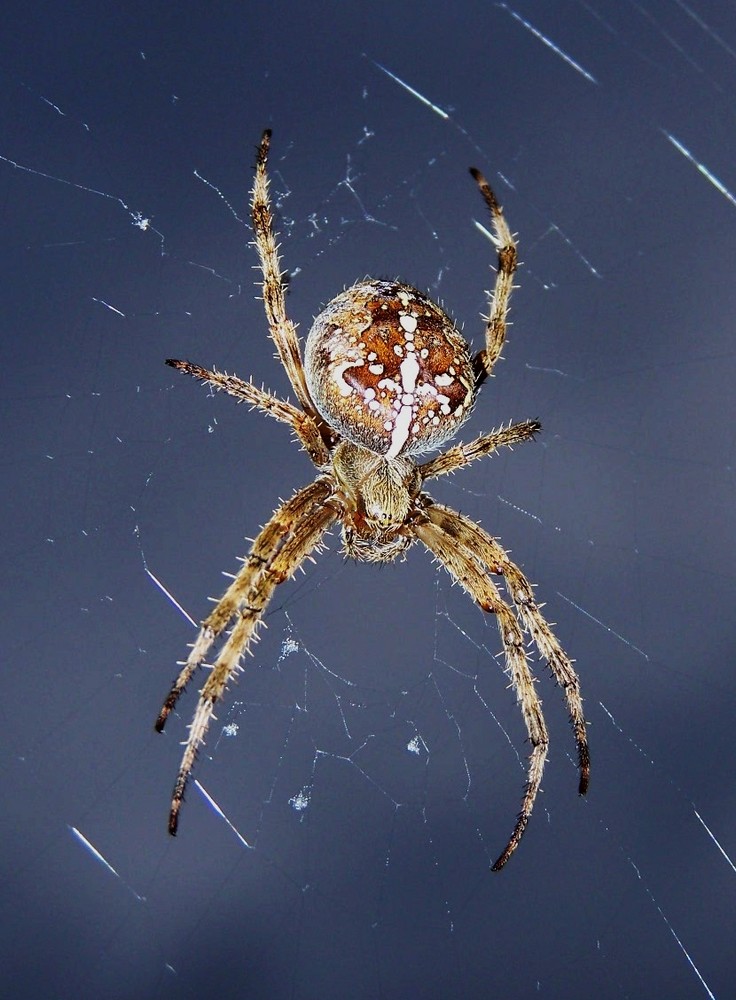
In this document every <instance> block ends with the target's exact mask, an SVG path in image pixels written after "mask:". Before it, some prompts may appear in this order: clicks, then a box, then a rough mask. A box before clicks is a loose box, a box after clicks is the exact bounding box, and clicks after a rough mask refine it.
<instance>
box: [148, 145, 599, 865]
mask: <svg viewBox="0 0 736 1000" xmlns="http://www.w3.org/2000/svg"><path fill="white" fill-rule="evenodd" d="M270 144H271V131H270V130H266V131H265V132H264V133H263V136H262V138H261V142H260V145H259V147H258V153H257V159H256V168H255V177H254V181H253V186H252V191H251V200H250V209H251V219H252V224H253V232H254V236H255V247H256V250H257V252H258V256H259V260H260V269H261V272H262V277H263V303H264V307H265V311H266V318H267V320H268V327H269V332H270V335H271V338H272V340H273V341H274V343H275V345H276V349H277V352H278V356H279V358H280V360H281V363H282V365H283V366H284V368H285V370H286V374H287V376H288V378H289V381H290V383H291V386H292V388H293V390H294V393H295V395H296V399H297V402H298V404H299V405H298V406H294V405H293V404H292V403H289V402H287V401H286V400H283V399H279V398H278V397H276V396H274V395H273V394H272V393H270V392H267V391H266V390H264V389H262V388H261V389H259V388H258V387H257V386H256V385H254V384H253V382H252V381H247V382H246V381H243V380H242V379H240V378H237V377H236V376H235V375H228V374H227V373H226V372H220V371H217V370H216V369H212V370H207V369H205V368H201V367H200V366H199V365H195V364H192V363H190V362H189V361H175V360H171V359H170V360H168V361H167V362H166V364H167V365H171V367H173V368H176V369H178V370H179V371H181V372H184V373H186V374H188V375H192V376H194V378H196V379H199V380H200V381H201V382H203V383H205V384H207V385H210V386H212V387H214V388H215V389H219V390H222V391H224V392H227V393H229V394H230V395H232V396H235V398H236V399H238V400H240V401H243V402H245V403H248V404H250V406H251V407H256V408H257V409H259V410H262V411H263V412H264V413H268V414H270V416H272V417H274V418H275V419H276V420H280V421H282V422H284V423H286V424H288V425H289V426H290V427H291V429H292V431H293V432H294V434H295V435H296V437H297V439H298V441H299V443H300V444H301V446H302V447H303V448H304V449H305V451H306V452H307V454H308V455H309V457H310V458H311V460H312V462H313V463H314V465H315V466H316V469H317V476H316V478H315V480H314V481H313V482H312V483H310V485H308V486H304V487H302V489H299V490H297V492H296V493H295V494H294V495H293V496H292V497H291V499H289V500H287V501H286V502H285V503H282V504H281V506H280V507H279V508H278V509H277V510H276V511H275V513H274V514H273V516H272V517H271V520H270V521H269V522H268V523H267V524H266V525H265V527H264V528H263V529H262V530H261V531H260V533H259V534H258V536H257V538H256V539H255V541H254V542H253V545H252V547H251V550H250V553H249V554H248V556H247V557H246V558H245V559H244V560H243V565H242V568H241V569H240V571H239V572H238V574H237V575H236V576H235V577H234V578H233V582H232V583H231V584H230V586H229V587H228V588H227V590H226V591H225V593H224V595H223V596H222V598H221V600H220V601H219V602H218V603H217V605H216V606H215V608H214V610H213V611H212V613H211V614H210V615H209V616H208V617H207V618H206V619H205V620H204V622H203V623H202V626H201V629H200V631H199V635H198V636H197V639H196V640H195V642H194V643H193V645H192V646H191V651H190V653H189V656H188V657H187V660H186V662H180V663H179V666H180V667H181V671H180V673H179V675H178V676H177V678H176V680H175V681H174V684H173V687H172V688H171V691H170V692H169V695H168V697H167V698H166V701H165V702H164V704H163V707H162V709H161V713H160V714H159V717H158V719H157V721H156V729H157V730H158V731H159V732H161V731H162V730H163V728H164V725H165V724H166V720H167V718H168V716H169V715H170V713H171V711H172V710H173V708H174V706H175V705H176V703H177V701H178V700H179V697H180V695H181V694H182V692H183V691H184V688H185V687H186V685H187V684H188V683H189V681H190V680H191V678H192V676H193V675H194V673H195V672H196V671H197V669H198V668H199V667H200V666H202V665H203V663H204V660H205V657H206V656H207V654H208V653H209V651H210V649H211V647H212V646H213V644H214V643H215V642H216V640H218V639H219V638H220V637H222V636H223V634H225V635H226V638H225V639H224V641H223V643H222V646H221V648H220V650H219V653H217V655H216V658H215V662H214V664H213V665H212V666H211V668H210V672H209V675H208V677H207V680H206V681H205V683H204V686H203V687H202V689H201V690H200V692H199V700H198V702H197V707H196V710H195V712H194V717H193V719H192V722H191V725H190V726H189V736H188V738H187V740H186V741H185V743H184V752H183V756H182V759H181V764H180V767H179V772H178V775H177V779H176V784H175V785H174V791H173V797H172V801H171V809H170V813H169V833H171V834H172V835H175V834H176V831H177V826H178V822H179V812H180V809H181V805H182V801H183V799H184V792H185V789H186V787H187V782H188V780H189V777H190V774H191V772H192V768H193V766H194V763H195V760H196V757H197V753H198V751H199V748H200V747H201V746H202V744H203V743H204V740H205V736H206V734H207V730H208V727H209V725H210V722H211V720H212V719H213V718H214V710H215V705H216V704H217V702H218V701H219V700H220V699H221V698H222V696H223V694H224V692H225V689H226V688H227V685H228V684H229V682H230V681H231V680H232V679H233V678H234V677H235V675H236V674H237V673H238V672H239V671H240V670H242V669H243V668H242V665H241V660H242V658H243V656H244V654H245V653H246V652H247V651H248V650H249V648H250V646H251V644H252V643H253V641H254V639H255V638H256V631H257V628H258V626H259V625H260V623H261V622H262V619H263V615H264V613H265V611H266V608H267V606H268V602H269V601H270V600H271V597H272V596H273V593H274V591H275V589H276V587H277V586H278V585H279V584H280V583H283V582H284V581H285V580H288V579H290V578H291V577H292V576H294V574H295V572H296V571H297V569H298V568H299V567H300V566H301V565H302V563H304V561H305V560H306V559H307V558H308V557H309V556H310V554H311V553H314V552H315V551H318V550H319V549H320V548H321V547H322V545H323V539H324V536H325V533H326V532H327V531H329V530H330V528H332V527H333V525H335V524H336V523H338V524H339V525H340V527H341V529H342V542H343V551H344V553H345V555H347V556H350V557H352V558H353V559H356V560H358V561H362V562H377V563H383V562H391V561H393V560H394V559H396V558H397V556H401V555H403V553H404V552H405V551H406V549H407V548H408V547H409V546H410V545H412V544H413V542H415V541H416V540H417V539H419V541H420V542H422V544H423V545H424V546H425V547H426V548H427V549H429V551H430V553H432V555H433V556H434V557H435V559H436V561H437V562H438V563H440V564H441V565H442V566H444V568H445V569H446V570H447V571H448V573H449V574H450V576H451V577H452V579H453V580H454V581H456V582H457V583H459V584H460V585H461V586H462V587H463V588H464V589H465V590H466V591H467V593H468V594H469V595H470V597H471V598H472V599H473V600H474V601H475V602H476V604H478V605H479V606H480V607H481V608H482V609H483V611H486V612H489V613H491V614H494V615H495V616H496V619H497V621H498V627H499V630H500V633H501V640H502V643H503V651H504V655H505V669H506V672H507V673H508V675H509V677H510V680H511V686H512V687H513V689H514V691H515V693H516V697H517V700H518V702H519V704H520V706H521V712H522V715H523V717H524V722H525V724H526V730H527V735H528V740H529V743H530V745H531V754H530V757H529V762H528V772H527V781H526V786H525V789H524V794H523V798H522V803H521V809H520V812H519V815H518V817H517V819H516V823H515V825H514V828H513V831H512V833H511V836H510V837H509V840H508V842H507V844H506V846H505V847H504V849H503V851H502V852H501V854H500V855H499V857H498V858H497V860H496V861H495V862H494V864H493V866H492V868H493V870H494V871H498V870H500V869H501V868H503V866H504V865H505V864H506V862H507V861H508V860H509V858H510V857H511V855H512V854H513V853H514V851H515V850H516V848H517V846H518V844H519V841H520V840H521V837H522V835H523V833H524V831H525V829H526V827H527V824H528V822H529V817H530V815H531V812H532V808H533V806H534V801H535V799H536V797H537V792H538V791H539V787H540V784H541V781H542V772H543V770H544V764H545V761H546V758H547V747H548V744H549V737H548V734H547V727H546V724H545V720H544V716H543V714H542V705H541V702H540V699H539V696H538V695H537V692H536V687H535V679H534V677H533V675H532V672H531V669H530V666H529V659H528V656H527V651H526V641H525V633H527V634H528V635H529V636H530V637H531V639H532V640H533V641H534V643H536V646H537V648H538V650H539V652H540V653H541V654H542V656H543V657H544V658H545V659H546V661H547V663H548V665H549V668H550V670H551V672H552V675H553V676H554V679H555V681H556V682H557V684H559V685H560V687H561V688H562V691H563V695H564V698H565V703H566V705H567V710H568V712H569V715H570V722H571V724H572V728H573V733H574V736H575V742H576V745H577V757H578V767H579V772H580V783H579V793H580V794H581V795H584V794H585V792H586V790H587V787H588V776H589V772H590V757H589V753H588V741H587V736H586V723H585V718H584V716H583V704H582V699H581V696H580V681H579V678H578V676H577V674H576V672H575V670H574V669H573V665H572V661H571V660H570V659H569V657H568V656H567V654H566V653H565V652H564V651H563V649H562V647H561V646H560V643H559V642H558V640H557V639H556V637H555V636H554V634H553V633H552V630H551V629H550V626H549V625H548V623H547V622H546V621H545V619H544V618H543V617H542V614H541V612H540V610H539V605H538V604H537V602H536V601H535V599H534V591H533V588H532V585H531V584H530V583H529V581H528V580H527V579H526V577H525V576H524V574H523V573H522V571H521V570H520V569H519V567H518V566H517V565H515V564H514V563H513V562H512V561H511V560H510V559H509V557H508V555H507V554H506V552H505V551H504V549H503V548H502V547H501V545H500V544H499V543H498V541H496V539H494V538H492V537H491V536H490V535H489V534H487V533H486V532H485V531H484V530H483V529H482V528H481V527H479V525H477V524H476V523H475V522H473V521H472V520H470V519H469V518H467V517H465V516H464V515H463V514H460V513H458V512H457V511H454V510H452V509H451V508H449V507H445V506H444V505H443V504H440V503H436V502H435V501H434V500H433V499H432V498H431V496H429V495H428V494H427V493H424V492H423V491H422V487H423V484H424V483H425V481H426V480H428V479H435V478H437V477H438V476H446V475H448V474H449V473H451V472H455V471H456V470H457V469H461V468H462V467H463V466H465V465H468V463H470V462H473V461H474V460H475V459H478V458H482V457H483V456H485V455H490V454H492V453H493V452H495V451H496V450H497V449H498V448H500V447H502V446H509V445H513V444H515V443H516V442H520V441H527V440H529V439H530V438H533V437H534V435H535V434H536V433H537V431H539V430H540V429H541V425H540V424H539V423H538V422H537V421H536V420H525V421H522V422H521V423H517V424H511V423H510V424H509V426H508V427H502V428H501V429H500V430H495V431H491V432H490V433H488V434H482V435H481V436H480V437H478V438H476V439H475V440H473V441H470V442H469V443H461V444H455V445H454V446H452V447H448V448H447V450H445V451H441V452H440V453H439V454H437V455H435V456H434V457H432V458H429V459H427V460H426V461H421V462H419V461H417V458H416V456H419V455H422V454H424V453H426V452H428V451H432V450H437V449H439V448H440V446H442V445H444V444H445V443H446V442H447V441H449V439H451V438H452V437H454V435H455V434H456V432H457V430H458V429H459V428H460V426H461V425H462V424H463V423H464V422H465V420H467V418H468V416H469V415H470V411H471V410H472V408H473V405H474V403H475V401H476V398H477V395H478V392H479V390H480V388H481V386H482V385H483V383H484V382H485V381H486V379H487V378H488V376H489V375H491V373H492V370H493V366H494V365H495V363H496V361H498V359H499V356H500V353H501V349H502V347H503V344H504V339H505V333H506V314H507V311H508V306H509V298H510V296H511V291H512V288H513V276H514V272H515V270H516V263H517V255H516V244H515V242H514V238H513V236H512V233H511V230H510V229H509V227H508V225H507V223H506V220H505V219H504V216H503V212H502V211H501V207H500V205H499V203H498V201H497V200H496V197H495V195H494V193H493V191H492V190H491V188H490V186H489V184H488V182H487V181H486V179H485V177H484V176H483V174H481V172H480V171H479V170H476V169H474V168H471V170H470V173H471V174H472V176H473V178H474V180H475V182H476V184H477V185H478V188H479V190H480V193H481V195H482V197H483V201H484V202H485V205H486V208H487V210H488V212H489V214H490V218H491V223H492V228H493V241H494V244H495V246H496V249H497V252H498V270H497V273H496V279H495V286H494V289H493V292H492V293H489V309H488V315H487V316H486V317H484V319H485V346H484V347H483V348H482V349H481V350H480V351H478V353H477V354H475V355H474V356H473V355H472V353H471V349H470V346H469V345H468V344H467V342H466V341H465V340H464V339H463V337H462V336H461V334H460V333H459V332H458V330H457V328H456V327H455V325H454V324H453V322H452V321H451V320H450V318H449V317H448V316H447V314H446V313H445V312H444V311H443V310H442V309H441V308H440V307H439V306H438V305H437V304H436V303H434V302H433V301H432V300H431V299H430V298H428V297H427V296H426V295H424V294H423V293H422V292H420V291H418V290H417V289H416V288H413V287H412V286H410V285H407V284H403V283H402V282H399V281H387V280H375V279H370V278H366V279H365V280H363V281H359V282H357V283H356V284H355V285H353V286H352V287H351V288H348V289H346V290H345V291H343V292H342V293H341V294H340V295H338V296H337V297H336V298H334V299H332V300H331V301H330V302H328V304H327V305H326V306H325V308H324V309H323V310H322V312H321V313H319V315H318V316H317V317H316V319H315V320H314V324H313V326H312V328H311V330H310V332H309V335H308V337H307V340H306V345H305V350H304V359H303V360H302V353H301V346H300V342H299V338H298V336H297V332H296V327H295V325H294V323H293V322H292V321H291V320H290V319H289V318H288V316H287V314H286V306H285V279H284V275H283V272H282V271H281V267H280V257H279V247H278V244H277V241H276V235H275V232H274V222H273V213H272V210H271V202H270V198H269V179H268V174H267V169H266V168H267V161H268V154H269V149H270ZM492 575H495V576H500V577H501V578H502V580H503V581H504V587H505V590H506V592H507V594H508V597H509V598H510V600H511V602H513V605H514V607H515V610H516V613H515V614H514V612H513V611H512V610H511V606H510V604H508V603H506V602H505V601H504V600H503V599H502V597H501V594H500V592H499V590H498V587H497V586H496V584H495V583H494V582H493V580H492V579H491V576H492ZM230 623H233V624H232V627H231V630H230V631H229V632H227V633H226V631H225V630H226V629H227V628H228V626H229V625H230Z"/></svg>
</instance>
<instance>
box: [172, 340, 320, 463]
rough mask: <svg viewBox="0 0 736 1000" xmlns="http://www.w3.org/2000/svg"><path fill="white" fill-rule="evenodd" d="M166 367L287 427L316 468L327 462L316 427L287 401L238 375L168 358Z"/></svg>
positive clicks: (309, 417) (310, 419)
mask: <svg viewBox="0 0 736 1000" xmlns="http://www.w3.org/2000/svg"><path fill="white" fill-rule="evenodd" d="M166 364H167V365H169V366H170V367H171V368H176V369H177V371H180V372H184V373H185V374H186V375H192V376H193V377H194V378H196V379H199V381H200V382H204V384H205V385H211V386H212V387H213V388H214V389H218V390H220V391H222V392H227V393H229V394H230V395H231V396H235V398H236V399H238V400H240V401H241V402H243V403H248V404H249V405H250V406H255V407H257V408H258V409H259V410H262V411H263V412H264V413H268V414H269V416H272V417H274V418H275V419H276V420H281V421H283V422H284V423H285V424H289V426H290V427H291V429H292V430H293V431H294V433H295V434H296V436H297V437H298V438H299V441H300V442H301V444H302V447H303V448H304V450H305V451H306V452H307V454H308V455H309V457H310V458H311V459H312V461H313V462H314V464H315V465H316V466H317V468H322V466H324V465H326V464H327V462H328V461H329V457H330V453H329V451H328V450H327V447H326V445H325V442H324V440H323V438H322V435H321V433H320V431H319V428H318V427H317V424H316V423H315V421H314V419H313V418H312V417H311V416H310V415H309V414H308V413H305V412H304V411H303V410H299V409H297V407H296V406H292V405H291V403H287V402H286V400H284V399H279V398H278V396H274V395H273V394H272V393H270V392H266V390H265V389H259V388H258V387H257V386H255V385H253V383H252V382H245V381H243V379H240V378H238V377H237V375H228V374H227V372H218V371H217V369H216V368H213V369H212V370H208V369H207V368H202V367H201V366H200V365H195V364H192V362H191V361H176V360H175V359H174V358H169V359H168V360H167V361H166Z"/></svg>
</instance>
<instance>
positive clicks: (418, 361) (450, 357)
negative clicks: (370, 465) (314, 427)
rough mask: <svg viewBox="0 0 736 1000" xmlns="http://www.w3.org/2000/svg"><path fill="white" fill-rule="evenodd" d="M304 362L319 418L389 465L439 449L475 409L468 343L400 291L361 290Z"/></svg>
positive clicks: (327, 321) (314, 339)
mask: <svg viewBox="0 0 736 1000" xmlns="http://www.w3.org/2000/svg"><path fill="white" fill-rule="evenodd" d="M304 361H305V374H306V378H307V384H308V386H309V391H310V393H311V395H312V399H313V400H314V405H315V406H316V407H317V409H318V411H319V413H320V415H321V416H322V417H324V419H325V420H326V421H327V423H328V424H330V426H331V427H333V428H334V429H335V430H337V431H338V433H339V434H340V435H341V436H342V437H343V438H345V439H346V440H348V441H352V442H353V443H354V444H357V445H360V446H361V447H363V448H367V449H368V450H369V451H372V452H374V453H375V454H378V455H384V456H385V457H386V458H396V457H397V456H399V455H411V454H416V453H420V452H423V451H430V450H431V449H433V448H437V447H439V446H440V445H441V444H442V443H443V442H444V441H447V440H448V438H451V437H452V436H453V435H454V434H455V432H456V431H457V429H458V428H459V427H460V425H461V424H462V423H463V422H464V421H465V420H466V419H467V417H468V415H469V414H470V410H471V408H472V405H473V401H474V396H475V375H474V373H473V364H472V359H471V357H470V348H469V347H468V345H467V343H466V342H465V340H464V339H463V337H462V336H461V335H460V333H459V332H458V330H457V328H456V327H455V325H454V324H453V322H452V320H451V319H450V318H449V316H448V315H447V314H446V313H445V312H444V311H443V310H442V309H440V307H439V306H438V305H436V303H434V302H433V301H432V300H431V299H430V298H428V297H427V296H426V295H423V294H422V293H421V292H419V291H417V289H416V288H412V287H411V285H404V284H401V283H400V282H397V281H375V280H366V281H361V282H358V283H357V284H356V285H353V287H352V288H348V289H347V290H346V291H344V292H343V293H342V294H341V295H338V296H337V297H336V298H334V299H332V301H331V302H328V304H327V305H326V306H325V308H324V310H323V311H322V312H321V313H320V314H319V315H318V316H317V318H316V319H315V321H314V324H313V325H312V329H311V330H310V331H309V336H308V337H307V344H306V351H305V359H304Z"/></svg>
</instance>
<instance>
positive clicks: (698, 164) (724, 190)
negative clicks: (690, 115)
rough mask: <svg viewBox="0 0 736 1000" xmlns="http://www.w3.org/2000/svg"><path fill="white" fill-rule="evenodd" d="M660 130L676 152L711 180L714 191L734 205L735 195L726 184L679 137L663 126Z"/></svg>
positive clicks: (735, 204)
mask: <svg viewBox="0 0 736 1000" xmlns="http://www.w3.org/2000/svg"><path fill="white" fill-rule="evenodd" d="M662 132H663V133H664V135H666V136H667V138H668V139H669V140H670V142H671V143H672V145H673V146H674V147H675V149H676V150H677V151H678V153H682V155H683V156H684V157H685V158H686V159H687V160H690V162H691V163H692V164H693V165H694V166H696V167H697V168H698V170H699V171H700V173H701V174H702V175H703V177H705V178H706V180H709V181H710V182H711V184H712V185H713V187H714V188H715V189H716V191H720V192H721V194H722V195H723V196H724V198H728V200H729V201H730V202H731V204H732V205H734V206H736V196H734V195H733V194H732V193H731V192H730V191H729V190H728V188H727V187H726V185H725V184H724V183H723V182H722V181H719V180H718V178H717V177H716V175H715V174H712V173H711V172H710V170H709V169H708V168H707V167H706V165H705V164H704V163H701V162H700V160H696V159H695V157H694V156H693V154H692V153H691V152H690V150H689V149H688V148H687V147H686V146H683V144H682V143H681V142H680V141H679V139H676V138H675V137H674V135H672V134H671V133H670V132H668V131H667V129H664V128H663V129H662Z"/></svg>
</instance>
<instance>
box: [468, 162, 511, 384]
mask: <svg viewBox="0 0 736 1000" xmlns="http://www.w3.org/2000/svg"><path fill="white" fill-rule="evenodd" d="M470 173H471V174H472V175H473V179H474V180H475V183H476V184H477V185H478V188H479V190H480V193H481V195H482V196H483V201H484V202H485V203H486V207H487V208H488V211H489V212H490V214H491V223H492V225H493V242H494V244H495V246H496V249H497V250H498V270H497V271H496V283H495V285H494V288H493V293H492V294H491V295H490V306H489V310H488V316H487V317H486V346H485V348H484V349H483V350H482V351H479V352H478V353H477V354H476V356H475V358H474V359H473V363H474V365H475V374H476V378H477V383H476V385H478V386H480V385H482V384H483V382H485V380H486V379H487V378H488V376H489V375H490V374H491V372H492V371H493V366H494V365H495V363H496V362H497V361H498V358H499V355H500V354H501V350H502V348H503V344H504V340H505V339H506V314H507V313H508V311H509V300H510V298H511V290H512V289H513V287H514V285H513V281H514V272H515V271H516V264H517V254H516V242H515V241H514V237H513V235H512V233H511V230H510V229H509V227H508V223H507V222H506V219H505V218H504V215H503V212H502V210H501V206H500V205H499V203H498V201H497V199H496V196H495V194H494V193H493V191H492V190H491V186H490V184H489V183H488V181H487V180H486V179H485V177H484V176H483V174H482V173H481V172H480V170H476V169H475V167H471V168H470Z"/></svg>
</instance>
